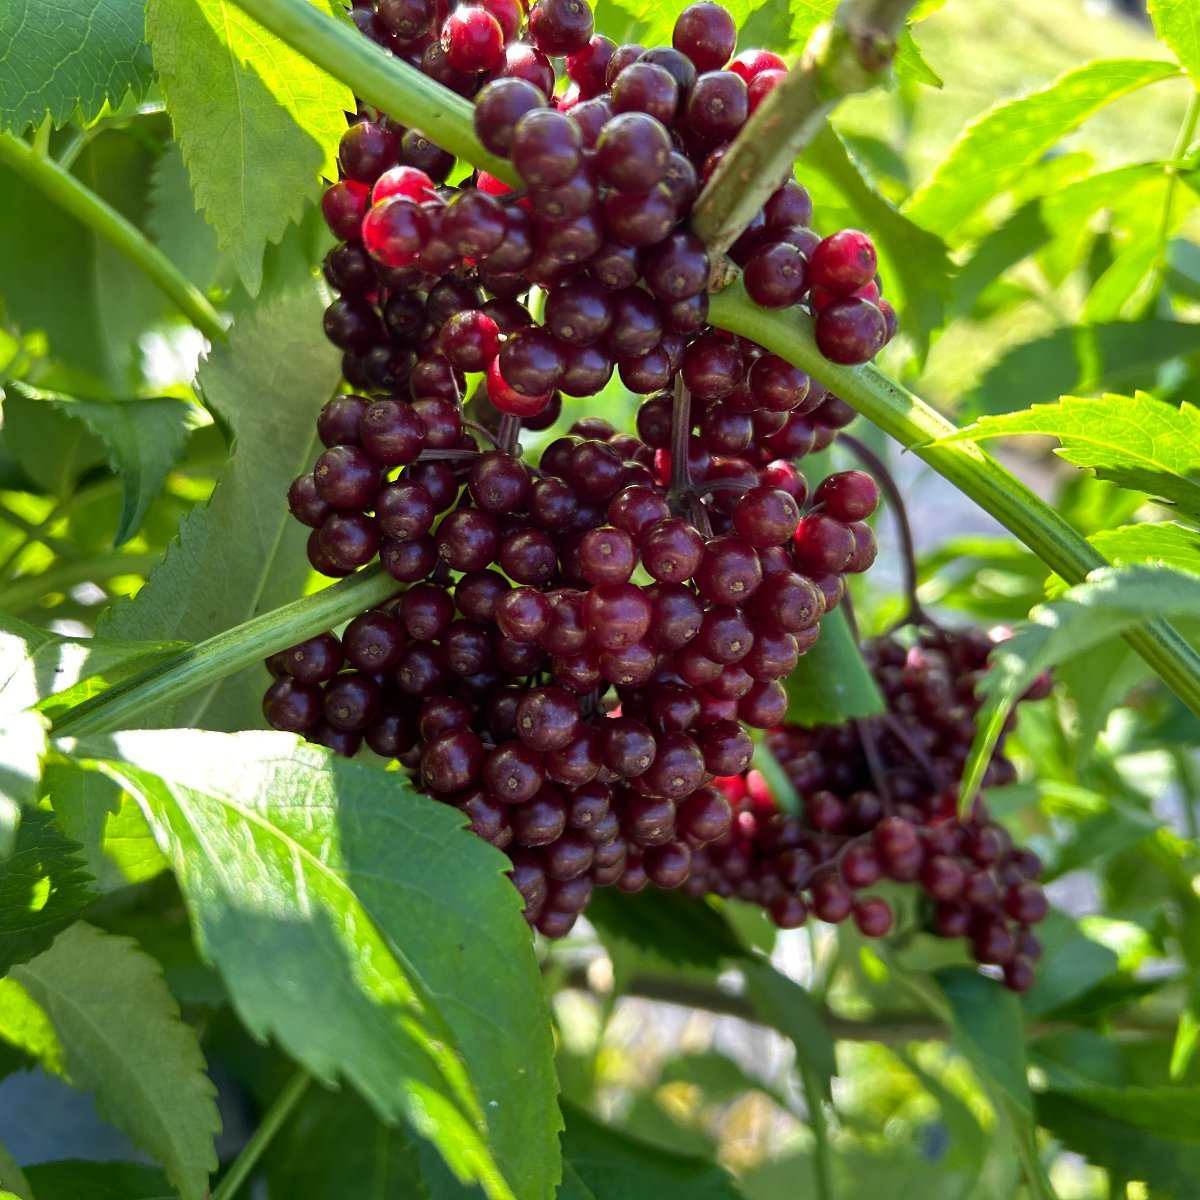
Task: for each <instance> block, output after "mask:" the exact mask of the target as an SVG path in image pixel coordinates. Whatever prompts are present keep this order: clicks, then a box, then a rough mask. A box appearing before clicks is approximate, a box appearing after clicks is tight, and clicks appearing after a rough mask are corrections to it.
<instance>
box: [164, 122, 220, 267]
mask: <svg viewBox="0 0 1200 1200" xmlns="http://www.w3.org/2000/svg"><path fill="white" fill-rule="evenodd" d="M146 232H147V233H149V234H150V236H151V237H152V238H153V239H154V241H155V244H156V245H157V246H158V248H159V249H160V250H161V251H162V252H163V253H164V254H165V255H166V256H167V257H168V258H169V259H170V260H171V261H172V262H173V263H174V264H175V265H176V266H177V267H178V268H179V269H180V270H181V271H182V272H183V273H184V274H185V275H186V276H187V277H188V278H189V279H190V280H191V281H192V282H193V283H194V284H196V285H197V286H198V287H200V288H202V289H204V290H207V288H208V287H209V285H211V283H212V282H213V280H214V279H215V278H216V276H217V269H218V267H219V266H220V265H221V257H220V254H219V252H218V250H217V235H216V233H215V231H214V230H213V227H212V226H211V225H209V224H208V222H207V221H205V219H204V214H203V213H201V212H200V211H199V210H198V209H197V208H196V201H195V199H194V198H193V196H192V188H191V183H190V181H189V180H188V172H187V166H186V164H185V163H184V161H183V151H182V150H181V149H180V148H179V143H178V142H172V143H171V144H170V145H169V146H168V147H167V148H166V150H165V151H163V153H162V154H161V155H160V156H159V159H158V162H156V163H155V164H154V173H153V176H152V177H151V181H150V207H149V210H148V211H147V213H146Z"/></svg>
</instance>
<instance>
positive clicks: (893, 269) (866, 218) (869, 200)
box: [799, 125, 950, 336]
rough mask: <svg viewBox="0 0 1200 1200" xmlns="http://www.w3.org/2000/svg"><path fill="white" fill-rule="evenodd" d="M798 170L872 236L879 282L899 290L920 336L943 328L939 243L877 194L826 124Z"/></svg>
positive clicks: (946, 274)
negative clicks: (830, 191) (832, 192)
mask: <svg viewBox="0 0 1200 1200" xmlns="http://www.w3.org/2000/svg"><path fill="white" fill-rule="evenodd" d="M799 166H800V171H801V175H803V173H804V172H806V171H808V170H810V169H812V170H816V171H818V172H819V173H820V174H821V175H823V176H824V177H825V178H826V179H827V180H828V181H829V182H830V183H832V184H833V186H834V187H835V188H836V189H837V190H838V192H839V193H840V195H841V196H842V197H843V198H844V199H845V201H846V203H847V204H848V205H849V206H850V207H851V208H852V209H853V210H854V213H855V214H856V216H857V217H858V218H859V219H860V220H861V223H862V227H863V228H864V229H869V230H870V231H871V236H872V237H873V238H874V239H875V242H876V244H877V245H878V246H879V247H880V249H881V250H882V251H883V263H884V265H883V268H882V275H883V277H884V278H886V279H888V280H889V281H891V282H893V283H894V284H896V285H898V287H899V290H900V292H901V294H902V296H903V301H902V306H903V308H904V310H905V311H906V312H907V313H911V314H913V315H915V316H916V318H917V320H918V322H919V327H920V331H921V333H922V334H923V335H925V336H928V333H929V331H930V330H932V329H934V328H936V327H937V326H938V325H940V324H941V323H942V309H943V304H944V301H945V300H946V299H947V298H948V297H949V295H950V262H949V258H948V256H947V251H946V246H945V243H944V242H943V241H942V239H941V238H939V237H938V236H937V235H936V234H933V233H930V232H929V231H928V230H926V229H922V228H921V227H920V226H919V225H915V224H914V223H913V222H912V221H910V220H909V219H908V217H906V216H904V215H903V214H902V213H901V212H899V211H898V210H897V209H896V208H895V206H894V205H892V203H891V202H890V201H889V200H888V199H887V198H886V197H885V196H883V195H882V194H881V193H880V191H879V189H878V188H877V187H876V186H875V184H874V182H873V181H872V180H871V179H870V178H869V177H868V176H867V174H866V172H865V171H864V169H863V167H862V165H861V164H860V163H859V162H858V161H857V159H855V157H854V156H853V155H852V154H851V153H850V151H849V150H848V149H847V148H846V145H845V143H844V142H843V141H842V139H841V138H840V137H839V136H838V134H837V132H836V131H835V130H834V129H833V127H832V126H831V125H827V126H826V127H825V128H824V129H823V130H822V131H821V133H819V134H818V135H817V136H816V137H815V138H814V139H813V141H812V143H811V144H810V145H809V147H808V148H807V149H806V150H805V151H804V154H803V155H802V156H801V159H800V164H799ZM889 295H890V293H889Z"/></svg>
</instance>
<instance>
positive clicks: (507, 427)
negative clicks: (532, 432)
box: [495, 413, 521, 455]
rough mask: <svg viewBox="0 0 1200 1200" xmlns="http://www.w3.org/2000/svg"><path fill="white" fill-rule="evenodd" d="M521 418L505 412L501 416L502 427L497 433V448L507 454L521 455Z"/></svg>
mask: <svg viewBox="0 0 1200 1200" xmlns="http://www.w3.org/2000/svg"><path fill="white" fill-rule="evenodd" d="M520 438H521V418H520V417H516V416H513V414H512V413H505V414H504V416H502V417H501V418H500V429H499V431H498V432H497V434H496V438H495V442H496V449H497V450H502V451H504V453H505V454H514V455H519V454H520V453H521V441H520Z"/></svg>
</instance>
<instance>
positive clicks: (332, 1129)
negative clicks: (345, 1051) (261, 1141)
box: [263, 1087, 430, 1200]
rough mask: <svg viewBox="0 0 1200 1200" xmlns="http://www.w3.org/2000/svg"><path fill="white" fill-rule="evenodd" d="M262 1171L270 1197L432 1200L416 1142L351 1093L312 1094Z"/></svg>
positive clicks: (315, 1090) (321, 1091)
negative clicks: (368, 1197)
mask: <svg viewBox="0 0 1200 1200" xmlns="http://www.w3.org/2000/svg"><path fill="white" fill-rule="evenodd" d="M263 1166H264V1169H265V1171H266V1176H267V1180H268V1183H269V1186H270V1192H271V1195H272V1196H303V1197H304V1200H347V1198H348V1197H358V1196H363V1197H366V1196H371V1197H373V1198H375V1200H430V1191H429V1188H428V1186H427V1185H426V1183H425V1182H424V1180H423V1179H422V1178H421V1171H420V1162H419V1160H418V1158H417V1152H416V1147H415V1146H414V1144H413V1141H412V1138H411V1137H410V1136H409V1135H408V1134H407V1133H406V1132H405V1131H404V1130H403V1129H398V1128H395V1127H394V1126H389V1125H385V1124H384V1123H383V1122H382V1121H380V1120H379V1118H378V1117H377V1116H376V1115H375V1113H373V1112H372V1111H371V1110H370V1109H369V1108H368V1107H367V1105H366V1104H365V1103H364V1102H363V1101H362V1100H360V1099H359V1098H358V1096H356V1095H354V1093H352V1092H348V1091H347V1092H327V1091H325V1090H324V1089H322V1088H315V1087H313V1088H309V1090H308V1092H307V1094H306V1095H305V1097H304V1100H303V1101H302V1102H301V1104H300V1107H299V1108H298V1109H297V1110H296V1112H295V1114H294V1115H293V1116H292V1118H291V1120H289V1121H288V1123H287V1124H286V1125H285V1126H284V1127H283V1129H282V1130H281V1131H280V1133H279V1134H278V1135H277V1136H276V1138H275V1140H274V1141H273V1142H272V1143H271V1147H270V1149H269V1150H268V1152H267V1154H266V1156H265V1157H264V1159H263Z"/></svg>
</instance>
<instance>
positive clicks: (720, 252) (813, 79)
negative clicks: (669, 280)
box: [692, 0, 917, 264]
mask: <svg viewBox="0 0 1200 1200" xmlns="http://www.w3.org/2000/svg"><path fill="white" fill-rule="evenodd" d="M916 3H917V0H841V3H840V4H839V5H838V8H837V11H836V12H835V13H834V15H833V20H832V21H830V22H827V23H826V24H824V25H821V26H819V27H818V28H817V29H816V30H815V31H814V32H813V35H812V37H811V38H810V40H809V43H808V46H807V48H806V49H805V51H804V55H803V57H802V58H801V59H800V61H799V62H798V63H797V64H796V65H795V66H793V67H792V68H791V70H790V71H789V72H788V76H787V78H786V79H784V80H783V81H782V82H781V83H780V84H779V86H778V87H776V88H774V89H773V90H772V91H771V92H770V94H769V95H768V96H767V97H766V99H765V100H763V102H762V104H761V105H759V107H758V110H757V111H756V112H755V113H754V115H753V116H752V117H751V118H750V120H749V121H747V122H746V124H745V126H743V128H742V130H741V132H740V133H739V134H738V136H737V137H736V138H735V139H734V142H733V144H732V146H731V147H730V149H729V153H728V154H726V155H725V157H724V158H722V160H721V162H720V165H719V166H718V167H717V169H716V170H715V171H714V172H713V175H712V178H711V179H709V181H708V183H707V184H705V186H704V190H703V191H702V192H701V193H700V197H699V199H698V200H697V201H696V205H695V207H694V208H693V209H692V232H693V233H695V235H696V236H697V237H698V238H699V239H700V240H701V241H702V242H703V243H704V244H705V246H707V247H708V251H709V257H710V258H711V259H712V261H713V263H714V264H720V263H721V262H722V259H723V257H724V255H725V252H726V251H727V250H728V249H729V247H730V246H732V245H733V243H734V242H735V241H737V239H738V237H739V236H740V235H741V233H742V231H743V230H744V229H745V228H746V226H747V225H749V224H750V222H751V220H753V218H754V216H755V214H756V213H757V212H758V211H759V209H761V208H762V206H763V204H764V203H765V201H766V200H767V198H768V197H769V196H770V195H771V193H772V192H774V191H775V190H776V189H777V188H778V187H779V186H780V185H781V184H782V183H783V182H784V180H785V179H787V178H789V177H790V175H791V171H792V165H793V163H795V161H796V159H797V158H798V157H799V156H800V154H801V153H802V152H803V150H804V148H805V147H806V146H808V145H809V144H810V143H811V142H812V140H813V138H815V137H816V136H817V134H818V133H820V132H821V130H822V129H824V128H825V124H826V122H827V120H828V118H829V114H830V113H831V112H832V111H833V110H834V109H835V108H836V107H837V105H838V103H839V102H840V101H841V100H842V98H843V97H845V96H848V95H851V94H853V93H854V92H863V91H866V90H867V89H868V88H871V87H873V86H874V85H875V84H877V83H880V82H881V81H882V80H884V79H885V78H886V77H887V75H888V73H889V72H890V70H891V64H892V58H893V57H894V56H895V52H896V38H897V36H898V35H899V34H900V32H901V30H902V29H903V28H904V22H905V19H906V18H907V16H908V14H909V12H910V11H911V10H912V9H913V8H914V7H916Z"/></svg>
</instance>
